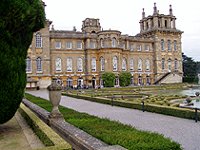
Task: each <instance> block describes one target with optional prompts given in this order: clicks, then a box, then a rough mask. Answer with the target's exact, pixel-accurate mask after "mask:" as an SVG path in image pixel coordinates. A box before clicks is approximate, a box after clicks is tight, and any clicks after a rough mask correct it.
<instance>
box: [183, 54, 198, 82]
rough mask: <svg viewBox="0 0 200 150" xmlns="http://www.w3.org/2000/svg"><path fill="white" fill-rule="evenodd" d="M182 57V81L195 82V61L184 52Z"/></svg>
mask: <svg viewBox="0 0 200 150" xmlns="http://www.w3.org/2000/svg"><path fill="white" fill-rule="evenodd" d="M182 57H183V81H184V82H197V81H196V80H197V62H195V61H194V60H193V59H192V58H191V57H188V56H186V55H185V54H184V53H183V54H182Z"/></svg>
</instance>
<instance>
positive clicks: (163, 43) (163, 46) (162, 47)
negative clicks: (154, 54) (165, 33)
mask: <svg viewBox="0 0 200 150" xmlns="http://www.w3.org/2000/svg"><path fill="white" fill-rule="evenodd" d="M160 45H161V50H162V51H164V50H165V42H164V40H163V39H162V40H161V42H160Z"/></svg>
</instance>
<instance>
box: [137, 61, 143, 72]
mask: <svg viewBox="0 0 200 150" xmlns="http://www.w3.org/2000/svg"><path fill="white" fill-rule="evenodd" d="M138 71H142V59H138Z"/></svg>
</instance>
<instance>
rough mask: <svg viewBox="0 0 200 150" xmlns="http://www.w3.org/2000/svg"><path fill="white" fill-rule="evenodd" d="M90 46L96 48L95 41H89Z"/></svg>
mask: <svg viewBox="0 0 200 150" xmlns="http://www.w3.org/2000/svg"><path fill="white" fill-rule="evenodd" d="M90 48H91V49H94V48H96V43H95V42H94V41H90Z"/></svg>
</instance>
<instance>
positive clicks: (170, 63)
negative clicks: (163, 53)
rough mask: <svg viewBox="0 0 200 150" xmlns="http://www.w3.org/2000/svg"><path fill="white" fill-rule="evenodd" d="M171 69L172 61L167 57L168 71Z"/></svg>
mask: <svg viewBox="0 0 200 150" xmlns="http://www.w3.org/2000/svg"><path fill="white" fill-rule="evenodd" d="M171 69H172V62H171V59H170V58H169V59H168V71H169V72H171Z"/></svg>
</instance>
